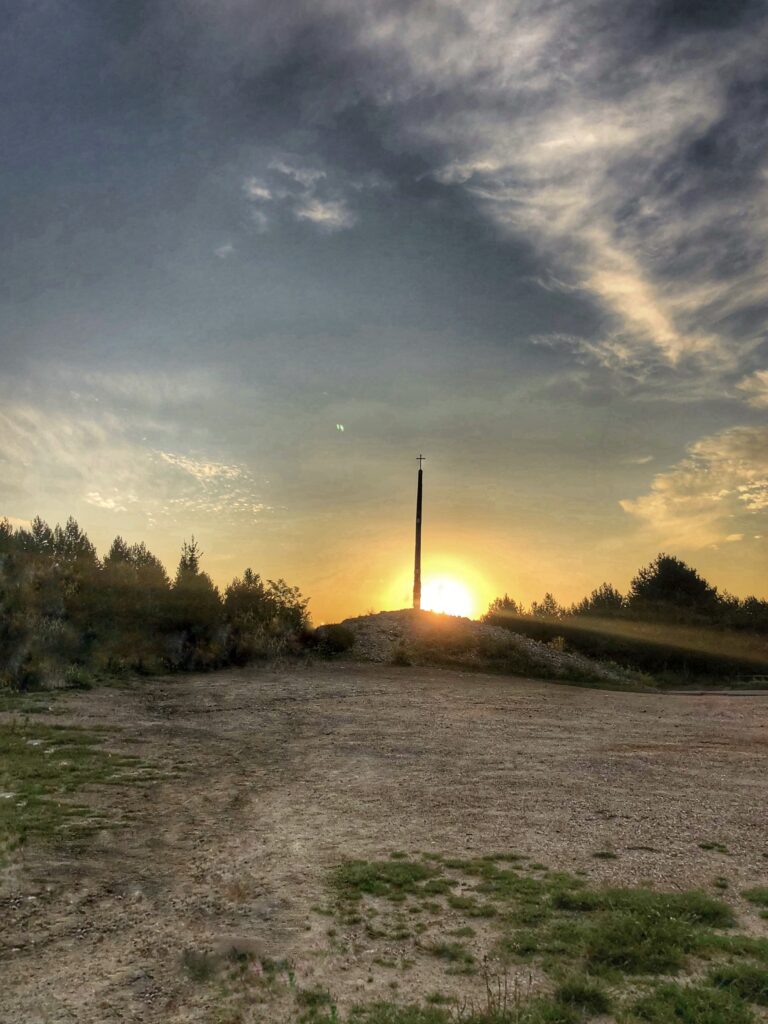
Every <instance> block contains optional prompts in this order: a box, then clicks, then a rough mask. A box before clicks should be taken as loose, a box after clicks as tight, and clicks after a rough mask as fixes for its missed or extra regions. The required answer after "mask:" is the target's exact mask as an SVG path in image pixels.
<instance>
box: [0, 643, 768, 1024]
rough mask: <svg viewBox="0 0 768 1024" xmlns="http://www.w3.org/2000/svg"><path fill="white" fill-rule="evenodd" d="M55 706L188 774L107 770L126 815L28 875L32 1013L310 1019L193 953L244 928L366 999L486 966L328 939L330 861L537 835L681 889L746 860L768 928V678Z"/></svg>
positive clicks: (4, 935)
mask: <svg viewBox="0 0 768 1024" xmlns="http://www.w3.org/2000/svg"><path fill="white" fill-rule="evenodd" d="M56 709H57V710H59V711H62V712H63V714H61V715H59V716H57V717H56V718H55V719H53V721H56V722H62V723H69V722H72V723H75V724H80V725H86V726H90V725H108V726H110V727H115V731H114V733H113V738H112V739H110V740H109V741H108V743H109V746H110V748H111V749H114V750H116V751H121V752H126V753H132V754H139V755H140V756H141V757H143V758H144V759H146V760H147V761H149V762H151V763H153V764H154V765H156V766H158V767H160V768H162V769H163V770H166V771H168V772H169V773H173V776H172V777H169V778H168V779H167V780H165V781H162V782H159V783H156V784H154V785H152V786H151V787H150V788H148V789H147V788H139V787H103V788H100V789H96V788H94V790H93V791H92V792H91V794H90V797H89V798H90V800H91V801H92V802H93V803H94V805H95V806H101V807H108V806H113V807H114V809H115V812H116V813H119V814H120V815H121V816H122V817H124V818H125V819H126V821H127V822H128V824H127V827H126V828H124V829H122V830H118V831H105V832H103V833H101V834H100V835H99V836H98V837H97V838H96V839H95V840H93V841H92V842H91V844H90V845H89V846H88V848H87V853H86V855H85V856H84V857H80V858H77V859H74V858H68V857H67V855H66V853H64V854H62V853H61V852H59V853H58V854H57V855H55V856H53V855H52V854H51V853H50V852H47V853H46V852H44V851H42V850H40V849H37V850H35V849H33V848H32V849H28V850H27V851H26V853H25V855H24V860H23V861H22V862H21V863H20V864H17V865H16V866H15V867H12V868H11V869H10V870H8V871H7V872H6V875H5V877H4V878H3V880H2V889H0V896H1V897H2V898H0V972H1V976H2V988H1V989H0V1020H2V1021H3V1022H9V1024H10V1022H14V1024H15V1022H18V1024H21V1022H24V1024H38V1022H40V1024H42V1022H45V1024H54V1022H65V1021H77V1022H79V1024H86V1022H94V1024H96V1022H104V1021H142V1022H155V1021H157V1022H160V1021H162V1022H164V1024H172V1022H179V1021H230V1020H232V1021H234V1020H243V1021H264V1022H268V1021H269V1022H271V1021H283V1020H290V1019H291V1009H290V1007H291V1006H292V1005H293V1004H292V1002H291V999H289V996H288V994H287V992H282V991H281V990H276V991H274V992H269V993H265V994H263V995H258V994H257V996H256V997H253V998H251V997H250V996H249V1001H247V1002H246V1003H243V1002H242V1000H241V1001H240V1002H239V1003H237V1005H236V1006H235V1003H233V1002H232V1000H233V999H235V997H233V996H231V994H227V993H222V991H221V986H218V987H217V985H215V984H201V983H199V982H195V981H193V980H191V979H190V978H189V977H188V975H187V974H186V973H185V971H184V970H183V968H182V966H181V958H182V954H183V951H184V950H190V949H191V950H195V951H205V950H216V949H226V948H227V947H229V946H232V945H235V946H236V947H237V948H241V949H243V950H245V951H251V952H254V953H256V954H257V956H265V957H271V958H273V959H276V960H277V959H287V960H289V961H291V962H292V963H293V969H294V971H295V977H296V984H297V985H299V986H300V987H302V986H310V985H314V984H322V985H324V986H326V987H328V988H329V989H330V990H331V991H332V992H333V993H334V996H335V997H336V998H337V999H338V1001H339V1005H340V1007H341V1008H342V1009H344V1008H345V1007H347V1006H349V1005H350V1004H351V1003H353V1002H355V1001H359V1000H361V999H367V1000H369V999H374V998H392V995H393V987H392V981H393V978H395V979H396V982H397V985H398V986H399V987H398V989H397V993H398V998H400V997H403V998H405V997H408V996H409V995H410V996H413V997H417V996H421V995H423V994H424V993H425V992H429V991H433V990H434V989H435V988H440V989H442V990H443V991H447V992H460V991H462V990H467V989H471V987H472V986H473V985H478V984H479V982H478V980H477V979H471V978H470V979H467V978H455V977H452V978H450V977H449V978H446V976H445V971H444V966H445V965H442V964H440V963H439V962H436V961H430V962H428V963H427V962H422V960H417V962H416V963H415V966H414V967H413V968H412V969H411V970H409V971H400V972H395V973H394V975H393V972H392V971H391V970H387V969H386V968H382V967H380V966H377V965H375V964H374V959H375V958H376V957H378V958H381V957H382V953H383V952H385V953H387V954H389V955H393V956H394V955H398V954H400V953H404V952H405V951H407V947H408V945H409V943H410V944H411V946H412V944H413V940H407V941H405V942H404V943H403V944H402V949H393V948H389V947H387V949H383V948H382V946H381V945H380V944H379V945H377V943H376V942H374V941H368V940H363V941H362V942H355V941H353V938H354V937H352V938H350V940H349V941H348V942H345V941H343V940H344V939H345V936H344V935H339V936H337V937H336V938H333V939H332V938H330V937H329V936H328V934H327V932H328V930H329V928H330V926H331V924H332V922H331V921H330V919H329V918H327V917H324V916H322V915H320V914H318V913H316V912H314V911H313V910H312V909H311V908H312V907H313V905H318V904H323V903H324V902H327V900H328V894H327V890H326V884H325V879H326V876H327V872H328V869H329V868H331V867H332V866H333V865H335V864H337V863H338V862H339V861H340V860H341V859H342V858H344V857H361V858H371V859H374V858H385V857H387V856H388V854H389V853H390V852H392V851H406V852H408V853H410V854H413V855H415V856H417V855H418V853H419V851H435V852H441V853H445V854H449V855H454V856H464V855H467V854H473V855H482V854H486V853H489V852H492V851H496V850H515V851H518V852H520V853H522V854H525V855H527V856H529V857H531V858H534V859H535V860H537V861H542V862H544V863H545V864H547V865H548V866H549V867H550V868H552V869H555V868H557V869H563V870H568V871H575V870H577V869H583V870H586V871H587V872H588V873H589V876H590V878H591V879H593V880H594V881H596V882H598V883H599V882H601V881H606V882H610V883H621V884H639V883H643V882H646V883H650V884H651V885H654V886H658V887H662V888H670V889H682V888H686V889H688V888H694V887H704V888H707V889H709V890H710V891H712V890H711V885H712V880H713V878H714V877H715V876H717V875H724V876H726V877H727V879H728V881H729V883H730V887H729V890H728V892H727V893H726V898H727V899H730V900H731V901H732V902H733V903H734V905H735V906H736V907H737V909H738V911H739V914H740V916H741V919H742V927H745V928H751V929H752V930H754V931H756V932H761V933H762V934H765V933H766V931H768V924H766V922H765V921H760V920H759V918H758V917H757V915H756V913H755V911H754V909H752V910H750V908H749V907H748V905H747V904H746V903H745V902H744V901H743V900H742V899H741V898H740V897H739V896H738V893H739V891H740V890H741V889H743V888H746V887H748V886H750V885H757V884H765V882H766V875H767V874H768V859H766V858H765V856H764V855H765V854H766V853H768V814H766V808H767V807H768V772H767V771H766V767H767V764H766V762H767V760H768V759H767V757H766V755H767V754H768V698H766V697H765V696H754V697H753V696H739V697H731V696H726V695H718V696H659V695H645V694H635V693H613V692H606V691H597V690H590V689H581V688H575V687H568V686H562V685H554V684H551V683H540V682H532V681H527V680H521V679H503V678H498V677H489V676H482V675H470V674H463V673H458V672H448V671H435V670H427V669H423V670H422V669H412V668H411V669H406V668H396V667H390V666H381V665H355V664H349V663H343V664H341V663H338V664H332V663H331V664H322V665H319V666H313V667H299V668H296V667H291V668H288V669H286V670H280V671H270V670H251V669H249V670H243V671H234V672H225V673H219V674H215V675H205V676H193V677H187V678H174V679H162V680H154V681H146V682H142V683H141V684H137V685H135V686H133V687H132V688H130V689H122V690H116V689H110V690H98V691H93V692H90V693H82V694H70V695H67V696H66V697H64V698H62V699H61V700H60V701H58V702H57V704H56ZM45 720H47V721H50V720H51V719H49V718H48V717H47V716H46V718H45ZM707 841H714V842H721V843H725V844H727V847H728V851H729V854H728V855H725V854H722V853H720V854H718V853H716V852H713V851H709V852H707V851H704V850H702V849H700V848H699V845H698V844H699V843H701V842H707ZM600 850H614V851H615V852H616V853H617V854H618V858H617V859H616V860H597V859H595V858H594V856H593V854H594V853H595V852H596V851H600ZM481 939H482V935H480V937H479V938H478V940H477V941H478V942H480V940H481ZM471 945H472V943H471V942H470V946H471ZM390 946H391V944H390ZM535 981H536V979H534V984H535ZM238 998H239V997H238ZM291 998H292V997H291ZM258 1000H262V1001H261V1002H259V1001H258ZM228 1001H229V1002H228ZM235 1002H237V1000H236V999H235ZM222 1007H224V1009H222ZM227 1007H230V1009H227ZM233 1007H234V1008H233ZM227 1013H229V1016H227Z"/></svg>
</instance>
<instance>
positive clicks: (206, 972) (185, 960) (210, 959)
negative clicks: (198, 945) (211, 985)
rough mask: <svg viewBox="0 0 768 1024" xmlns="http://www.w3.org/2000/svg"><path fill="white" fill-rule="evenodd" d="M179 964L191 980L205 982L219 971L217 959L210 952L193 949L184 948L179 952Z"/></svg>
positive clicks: (199, 982)
mask: <svg viewBox="0 0 768 1024" xmlns="http://www.w3.org/2000/svg"><path fill="white" fill-rule="evenodd" d="M181 965H182V967H183V968H184V970H185V971H186V972H187V974H188V975H189V977H190V978H191V979H192V981H196V982H197V983H198V984H205V983H206V982H208V981H211V980H212V979H213V978H214V977H215V976H216V975H217V974H218V972H219V967H220V963H219V960H218V959H217V958H216V957H215V956H214V955H213V954H212V953H199V952H197V951H196V950H194V949H185V950H184V952H183V953H182V954H181Z"/></svg>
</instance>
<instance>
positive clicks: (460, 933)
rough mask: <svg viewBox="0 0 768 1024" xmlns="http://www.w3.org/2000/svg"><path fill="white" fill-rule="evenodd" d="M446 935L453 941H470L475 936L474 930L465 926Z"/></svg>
mask: <svg viewBox="0 0 768 1024" xmlns="http://www.w3.org/2000/svg"><path fill="white" fill-rule="evenodd" d="M448 934H449V935H450V936H451V937H452V938H454V939H471V938H473V937H474V935H475V929H474V928H470V927H469V925H468V924H465V925H464V926H463V927H462V928H454V929H453V931H450V932H448Z"/></svg>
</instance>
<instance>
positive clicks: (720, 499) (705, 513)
mask: <svg viewBox="0 0 768 1024" xmlns="http://www.w3.org/2000/svg"><path fill="white" fill-rule="evenodd" d="M620 505H621V507H622V508H623V509H624V511H625V512H627V513H629V514H630V515H631V516H633V517H635V519H637V520H638V521H639V523H640V524H641V525H642V526H643V527H644V528H645V529H646V530H648V531H649V532H650V533H651V534H652V535H654V536H655V537H657V538H659V539H660V540H661V541H662V542H663V543H667V544H679V545H682V546H685V547H689V548H701V547H706V546H708V545H712V544H717V543H720V542H723V541H734V540H741V539H743V536H744V535H745V533H746V532H747V529H746V528H745V529H744V530H740V531H738V532H736V531H734V529H733V527H734V525H738V526H740V525H741V524H742V523H749V524H750V526H751V529H752V530H754V528H755V526H756V525H758V524H757V523H755V521H754V519H755V517H756V516H757V517H759V518H760V519H761V520H762V518H763V516H764V513H766V512H768V426H760V427H731V428H730V429H728V430H724V431H722V432H721V433H719V434H714V435H712V436H711V437H705V438H702V439H701V440H699V441H697V442H695V444H692V445H691V446H690V447H689V448H688V452H687V455H686V457H685V458H684V459H683V460H682V461H680V462H679V463H678V464H677V465H676V466H674V467H673V468H672V469H670V470H668V471H667V472H664V473H659V474H657V475H656V477H655V478H654V480H653V483H652V485H651V489H650V491H649V493H648V494H645V495H642V496H640V497H639V498H635V499H625V500H623V501H621V502H620Z"/></svg>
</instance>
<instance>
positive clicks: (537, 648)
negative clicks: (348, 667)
mask: <svg viewBox="0 0 768 1024" xmlns="http://www.w3.org/2000/svg"><path fill="white" fill-rule="evenodd" d="M342 625H343V626H346V627H347V629H349V630H351V631H352V632H353V633H354V635H355V645H354V647H353V649H352V651H351V652H350V653H351V655H352V656H353V657H354V658H356V659H359V660H361V661H375V662H385V663H387V662H392V661H393V660H394V659H395V657H396V655H397V654H398V652H403V651H405V652H416V654H417V657H418V652H419V651H423V650H424V649H425V646H426V647H428V648H429V647H431V648H432V649H433V650H434V649H436V648H437V649H438V650H439V649H440V648H441V647H443V648H444V649H445V651H446V653H450V654H455V653H456V652H457V651H461V652H463V653H464V654H465V655H466V660H467V662H468V663H471V662H476V663H478V667H480V665H481V664H482V661H483V660H484V656H487V655H488V652H489V650H491V651H493V653H494V654H495V655H498V654H499V652H500V651H501V652H503V651H508V652H509V654H510V655H511V656H514V657H515V658H516V659H517V660H519V661H522V662H523V663H524V664H525V665H527V667H528V668H529V670H530V672H531V674H532V675H539V676H541V675H543V676H546V677H549V678H559V679H567V678H568V677H569V676H571V677H574V678H584V676H585V675H586V676H590V677H592V678H594V679H602V680H605V681H606V682H611V683H622V684H624V685H626V684H627V683H628V682H631V681H633V680H632V679H631V677H630V676H629V674H627V673H625V672H623V671H622V670H621V668H619V666H616V665H606V664H604V663H601V662H597V661H593V660H592V659H590V658H587V657H584V655H581V654H571V653H569V652H566V651H561V650H558V649H557V648H556V647H553V646H550V645H549V644H545V643H541V642H540V641H538V640H532V639H531V638H530V637H527V636H522V635H521V634H520V633H513V632H511V631H510V630H507V629H502V627H501V626H491V625H488V624H487V623H485V622H476V621H474V620H473V619H465V618H461V617H459V616H456V615H439V614H437V613H435V612H425V611H415V610H414V609H412V608H406V609H403V610H402V611H394V612H378V613H377V614H375V615H359V616H357V617H356V618H352V619H345V620H344V622H343V623H342Z"/></svg>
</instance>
